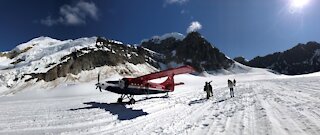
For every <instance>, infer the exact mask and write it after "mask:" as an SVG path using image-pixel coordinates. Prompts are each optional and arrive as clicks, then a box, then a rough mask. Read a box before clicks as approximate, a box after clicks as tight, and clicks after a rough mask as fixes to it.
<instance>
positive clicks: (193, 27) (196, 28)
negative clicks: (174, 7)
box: [187, 21, 202, 33]
mask: <svg viewBox="0 0 320 135" xmlns="http://www.w3.org/2000/svg"><path fill="white" fill-rule="evenodd" d="M201 29H202V25H201V24H200V22H198V21H194V22H191V24H190V26H189V27H188V29H187V33H190V32H196V31H199V30H201Z"/></svg>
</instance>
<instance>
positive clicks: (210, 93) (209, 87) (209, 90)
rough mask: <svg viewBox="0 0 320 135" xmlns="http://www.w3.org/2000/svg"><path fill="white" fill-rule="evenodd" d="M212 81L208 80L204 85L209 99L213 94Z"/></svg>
mask: <svg viewBox="0 0 320 135" xmlns="http://www.w3.org/2000/svg"><path fill="white" fill-rule="evenodd" d="M210 83H211V81H210V82H206V84H205V85H204V91H205V92H206V93H207V99H209V98H210V97H212V96H213V94H212V86H211V84H210Z"/></svg>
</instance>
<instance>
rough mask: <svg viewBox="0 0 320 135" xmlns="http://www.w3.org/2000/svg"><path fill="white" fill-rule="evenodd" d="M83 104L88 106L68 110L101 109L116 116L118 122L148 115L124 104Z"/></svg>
mask: <svg viewBox="0 0 320 135" xmlns="http://www.w3.org/2000/svg"><path fill="white" fill-rule="evenodd" d="M83 104H86V105H90V106H88V107H82V108H76V109H69V110H70V111H77V110H85V109H96V108H98V109H103V110H105V111H107V112H110V113H111V114H112V115H118V120H131V119H135V118H137V117H140V116H144V115H148V113H147V112H144V111H143V110H142V109H138V110H134V109H132V108H127V107H126V106H125V104H120V103H98V102H85V103H83Z"/></svg>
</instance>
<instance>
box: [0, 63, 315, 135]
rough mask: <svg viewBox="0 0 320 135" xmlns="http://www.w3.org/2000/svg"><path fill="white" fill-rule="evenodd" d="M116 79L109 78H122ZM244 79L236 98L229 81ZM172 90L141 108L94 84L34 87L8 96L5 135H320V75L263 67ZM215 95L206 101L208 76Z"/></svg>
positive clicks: (0, 108)
mask: <svg viewBox="0 0 320 135" xmlns="http://www.w3.org/2000/svg"><path fill="white" fill-rule="evenodd" d="M119 78H121V77H120V76H112V77H109V78H107V79H106V80H113V79H119ZM233 78H235V79H236V80H237V86H236V88H235V97H234V98H230V97H229V91H228V88H227V79H233ZM175 80H176V81H177V82H180V81H182V82H185V85H181V86H177V87H176V90H175V91H174V92H172V93H170V94H169V98H166V97H164V95H163V94H159V95H149V96H147V97H148V98H146V96H136V97H135V99H136V100H138V102H137V103H136V104H134V105H125V104H117V103H115V101H116V99H117V98H118V97H119V95H117V94H113V93H110V92H103V93H100V92H98V90H95V89H94V83H96V82H88V83H83V84H78V85H64V86H63V85H61V86H59V87H56V88H54V89H52V90H35V89H33V90H26V91H23V92H21V93H18V94H16V95H14V96H6V97H0V134H146V135H149V134H218V135H219V134H245V135H249V134H259V135H264V134H274V135H279V134H291V135H294V134H297V135H301V134H306V135H307V134H308V135H317V134H320V88H319V84H320V74H313V75H311V76H307V75H306V76H299V77H295V76H280V75H274V74H271V73H269V72H266V71H265V70H262V69H252V70H251V71H250V72H245V73H238V74H230V75H217V76H207V77H199V76H193V75H178V76H175ZM210 80H212V81H213V82H212V83H213V88H214V93H213V94H214V96H213V97H212V98H211V99H209V100H206V99H205V93H204V92H203V90H202V89H203V85H204V82H205V81H210Z"/></svg>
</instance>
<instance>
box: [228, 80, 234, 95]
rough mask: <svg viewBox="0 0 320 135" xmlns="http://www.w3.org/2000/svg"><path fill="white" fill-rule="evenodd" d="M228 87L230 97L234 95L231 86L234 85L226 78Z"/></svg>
mask: <svg viewBox="0 0 320 135" xmlns="http://www.w3.org/2000/svg"><path fill="white" fill-rule="evenodd" d="M228 87H229V88H230V96H231V97H234V93H233V87H234V84H233V82H232V81H231V80H229V79H228Z"/></svg>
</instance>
